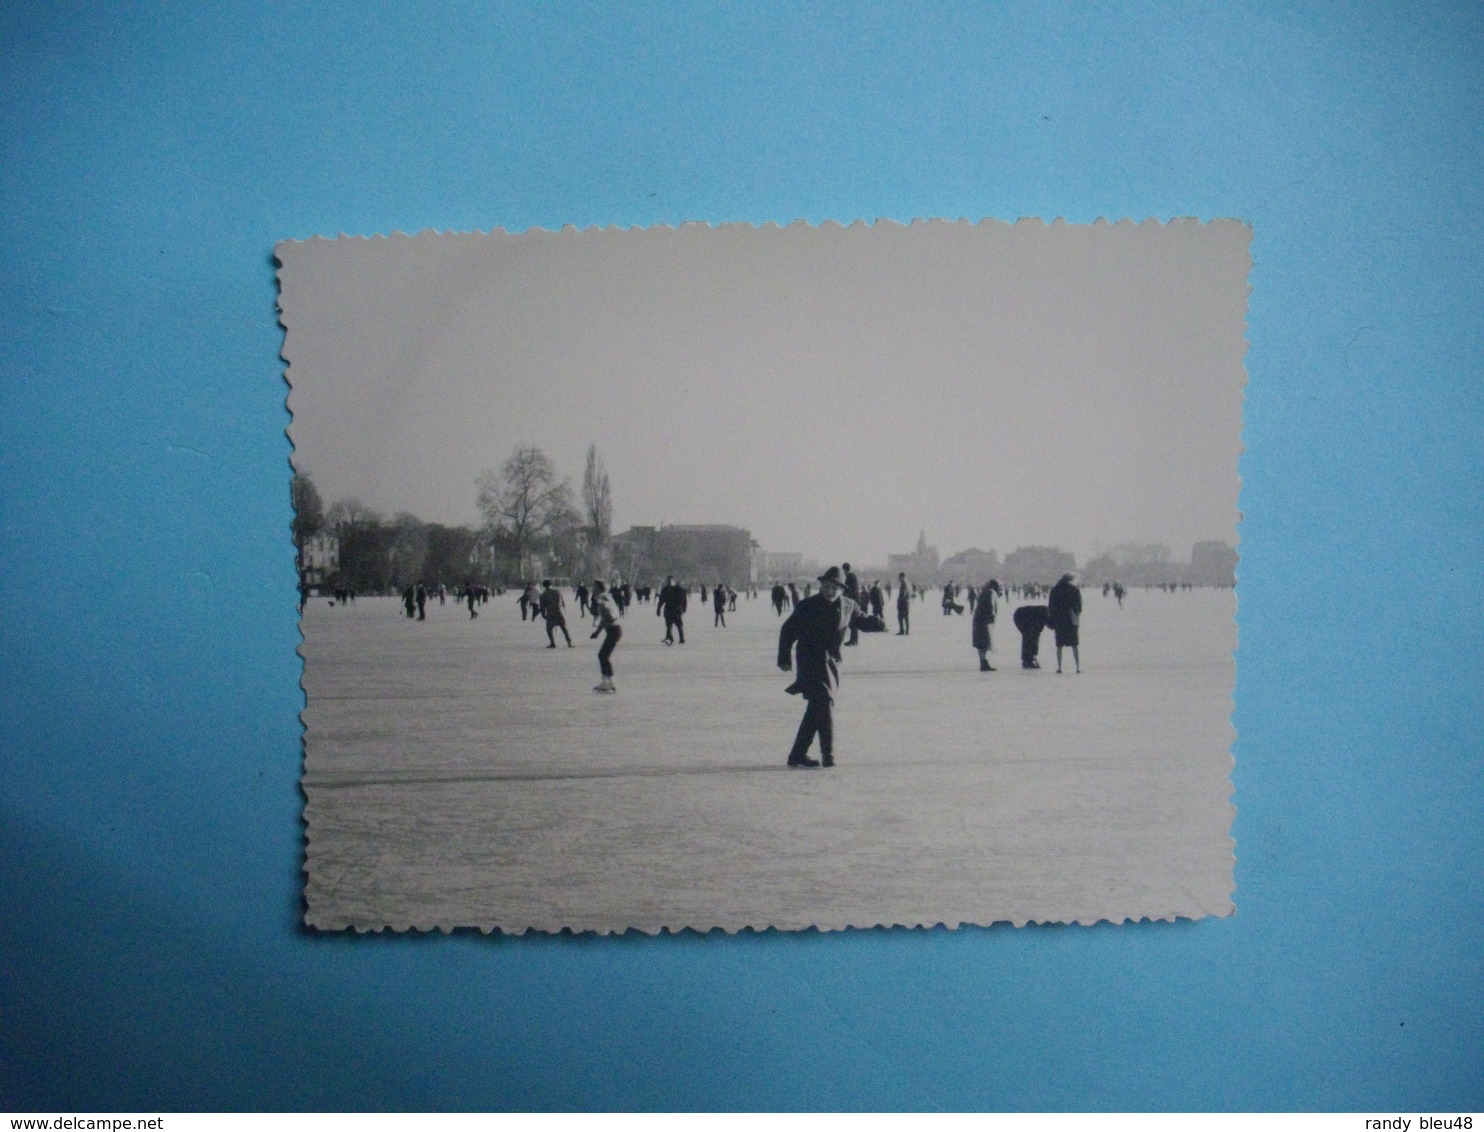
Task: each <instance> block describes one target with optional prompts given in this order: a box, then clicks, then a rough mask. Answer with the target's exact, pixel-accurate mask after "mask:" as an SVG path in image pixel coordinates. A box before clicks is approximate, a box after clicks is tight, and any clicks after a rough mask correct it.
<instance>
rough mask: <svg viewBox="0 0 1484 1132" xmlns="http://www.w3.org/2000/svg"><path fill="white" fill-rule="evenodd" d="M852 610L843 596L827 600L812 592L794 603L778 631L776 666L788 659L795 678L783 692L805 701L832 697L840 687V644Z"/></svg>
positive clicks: (847, 599) (851, 605)
mask: <svg viewBox="0 0 1484 1132" xmlns="http://www.w3.org/2000/svg"><path fill="white" fill-rule="evenodd" d="M854 613H855V602H853V601H851V600H850V599H849V598H848V597H845V596H843V595H842V596H840V597H837V598H835V600H834V601H830V600H828V599H826V598H825V596H824V594H822V593H820V594H814V595H813V596H811V597H806V598H805V599H804V600H803V601H801V602H799V604H798V605H796V606H794V611H793V612H792V613H790V614H789V615H788V619H787V620H786V621H784V623H783V628H782V629H780V630H779V631H778V665H779V667H782V666H783V665H784V664H786V663H788V662H789V661H790V660H792V661H793V668H794V677H795V679H794V682H793V683H792V684H790V685H789V686H788V687H787V688H785V689H784V691H786V692H787V693H788V694H789V695H791V696H799V695H801V696H803V697H804V698H805V699H809V700H812V699H816V698H824V699H829V700H833V699H834V696H835V689H836V688H837V687H839V686H840V669H839V668H838V667H837V666H838V664H839V662H840V645H841V643H842V642H843V641H844V639H845V630H846V629H848V628H849V627H850V618H851V617H852V616H853V615H854ZM796 645H797V646H798V647H797V649H795V646H796ZM795 652H796V653H797V655H796V656H791V655H790V654H793V653H795Z"/></svg>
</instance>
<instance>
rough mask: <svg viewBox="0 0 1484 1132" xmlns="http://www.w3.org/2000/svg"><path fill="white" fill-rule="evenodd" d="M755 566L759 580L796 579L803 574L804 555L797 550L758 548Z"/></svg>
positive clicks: (784, 580) (781, 580) (785, 580)
mask: <svg viewBox="0 0 1484 1132" xmlns="http://www.w3.org/2000/svg"><path fill="white" fill-rule="evenodd" d="M756 566H757V568H756V572H755V573H756V580H757V581H759V582H789V581H796V580H797V579H799V578H802V577H804V574H805V570H804V555H803V552H802V551H798V550H759V551H758V552H757V559H756Z"/></svg>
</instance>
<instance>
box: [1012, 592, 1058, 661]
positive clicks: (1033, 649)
mask: <svg viewBox="0 0 1484 1132" xmlns="http://www.w3.org/2000/svg"><path fill="white" fill-rule="evenodd" d="M1050 617H1051V615H1050V614H1049V613H1048V612H1047V610H1046V607H1045V606H1044V605H1022V606H1021V607H1020V608H1019V609H1017V610H1016V611H1015V617H1014V620H1015V627H1016V628H1017V629H1019V630H1020V667H1021V668H1040V667H1041V662H1040V661H1039V660H1037V659H1036V657H1037V656H1038V655H1039V654H1040V652H1041V630H1043V629H1044V628H1046V622H1047V621H1048V620H1050Z"/></svg>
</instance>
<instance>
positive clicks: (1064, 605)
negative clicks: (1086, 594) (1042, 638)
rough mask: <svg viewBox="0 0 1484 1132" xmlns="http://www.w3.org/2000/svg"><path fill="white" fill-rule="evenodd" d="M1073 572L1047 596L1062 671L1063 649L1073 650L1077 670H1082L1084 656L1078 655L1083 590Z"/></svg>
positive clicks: (1063, 576)
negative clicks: (1075, 584) (1074, 580)
mask: <svg viewBox="0 0 1484 1132" xmlns="http://www.w3.org/2000/svg"><path fill="white" fill-rule="evenodd" d="M1072 577H1073V575H1071V574H1063V575H1062V576H1061V581H1059V582H1057V583H1056V585H1054V586H1052V587H1051V593H1050V594H1049V595H1047V598H1046V609H1047V612H1048V613H1049V615H1050V618H1051V631H1052V632H1053V633H1055V634H1056V670H1057V671H1058V672H1060V671H1061V650H1062V649H1063V648H1070V649H1071V650H1072V662H1073V663H1074V664H1075V665H1076V666H1077V671H1078V672H1081V671H1082V658H1081V656H1079V655H1078V652H1077V645H1078V640H1077V637H1078V633H1077V627H1078V625H1079V624H1080V622H1081V620H1082V591H1081V590H1079V589H1078V588H1077V587H1076V586H1074V585H1073V584H1072Z"/></svg>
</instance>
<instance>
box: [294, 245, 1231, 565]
mask: <svg viewBox="0 0 1484 1132" xmlns="http://www.w3.org/2000/svg"><path fill="white" fill-rule="evenodd" d="M1250 237H1251V230H1250V229H1249V228H1248V227H1247V226H1246V225H1244V224H1241V223H1238V222H1236V221H1215V222H1212V223H1209V224H1202V223H1199V222H1197V221H1176V222H1174V223H1171V224H1167V225H1165V224H1158V223H1155V222H1146V223H1144V224H1137V225H1136V224H1132V223H1127V222H1124V223H1119V224H1112V225H1108V224H1095V225H1064V224H1060V223H1057V224H1051V225H1047V224H1043V223H1042V222H1041V221H1039V220H1035V221H1021V222H1019V223H1017V224H1003V223H998V222H992V221H986V222H983V223H980V224H969V223H967V222H956V223H954V222H943V221H931V222H920V221H919V222H914V223H912V224H910V225H899V224H894V223H890V222H884V221H883V222H878V223H876V224H874V225H865V224H855V225H851V226H849V227H842V226H839V225H832V224H827V225H823V226H820V227H817V228H813V227H809V226H807V225H805V224H802V223H800V224H795V225H791V226H788V227H784V228H779V227H773V226H769V227H764V228H754V227H752V226H750V225H726V226H722V227H719V228H711V227H708V226H706V225H700V224H697V225H685V226H682V227H681V228H679V229H671V228H650V229H645V230H619V229H603V230H599V229H589V230H587V231H577V230H574V229H570V228H569V229H564V230H563V231H561V232H544V231H530V232H526V233H522V234H519V235H510V234H507V233H504V232H499V231H496V232H493V233H488V234H479V233H468V234H440V233H432V232H425V233H422V234H419V235H417V236H403V235H393V236H391V237H389V238H382V237H377V238H373V239H349V238H342V239H338V240H323V239H314V240H309V241H306V242H303V243H296V242H285V243H283V244H281V245H279V247H278V256H279V259H280V261H281V263H282V265H283V266H282V270H281V272H280V284H281V296H280V305H281V308H282V310H283V321H284V325H285V326H286V327H287V336H286V339H285V346H284V356H285V358H286V359H287V360H288V362H289V369H288V376H289V382H290V384H291V386H292V390H291V393H290V396H289V407H290V409H291V410H292V411H293V414H294V418H293V424H292V426H291V429H290V435H291V437H292V439H293V441H294V445H295V455H294V460H295V465H296V467H298V468H299V469H300V470H301V471H305V472H308V473H309V474H310V475H312V476H313V478H314V480H315V482H316V484H317V486H318V487H319V489H320V493H321V495H322V496H323V497H324V499H325V502H326V504H327V505H328V504H329V503H331V502H333V501H334V500H336V499H339V498H343V497H346V496H355V497H357V498H359V499H360V500H361V501H362V502H363V503H365V504H366V505H368V506H370V507H373V508H375V509H377V510H380V511H384V512H386V513H388V514H390V513H393V512H397V511H410V512H412V513H414V514H416V515H418V516H420V517H421V518H423V519H426V520H429V521H437V522H443V523H450V524H455V523H471V524H472V523H474V522H476V521H477V518H478V512H477V508H476V506H475V485H474V480H475V477H476V476H477V475H478V474H479V472H480V471H481V470H482V469H485V468H498V467H499V466H500V464H501V463H502V462H503V461H504V459H505V458H506V457H507V456H508V455H509V454H510V452H511V450H512V449H513V448H514V447H515V446H516V445H518V444H521V443H530V444H535V445H537V446H538V447H540V448H542V449H543V450H545V452H546V453H547V454H548V455H549V456H550V457H551V458H552V459H553V460H554V461H555V463H556V464H557V466H558V468H559V469H560V471H561V472H562V473H563V474H565V475H567V476H569V477H570V478H571V479H572V483H573V487H574V489H576V488H578V487H580V484H581V479H582V471H583V466H584V460H585V456H586V452H587V447H588V445H589V444H590V443H594V442H596V444H597V445H598V451H599V453H600V454H601V455H602V457H603V460H604V462H605V463H606V465H607V469H608V473H609V476H610V478H611V480H612V485H613V500H614V530H615V531H621V530H623V529H625V528H627V527H628V526H630V525H631V524H659V523H730V524H734V525H736V526H741V527H746V528H748V529H750V530H751V531H752V533H753V537H754V538H755V539H757V540H758V541H759V542H760V543H761V544H762V546H763V547H764V548H765V549H768V550H796V551H803V552H804V553H805V554H806V555H808V556H811V557H814V558H817V559H819V560H820V561H821V562H826V563H828V562H838V561H840V560H842V559H849V560H851V561H855V562H863V563H866V564H878V565H879V564H883V563H884V562H885V558H886V554H887V553H888V552H889V551H905V550H910V549H911V548H912V547H913V545H914V544H915V542H916V540H917V533H918V530H919V528H925V529H926V531H927V536H928V541H929V542H930V543H933V544H934V545H936V546H937V547H938V549H939V551H940V553H941V554H943V555H944V556H945V557H946V556H947V555H949V554H951V553H954V552H955V551H958V550H962V549H965V548H967V547H970V546H977V547H980V548H981V549H984V550H989V549H994V550H997V551H999V553H1000V554H1001V555H1002V556H1003V555H1004V554H1005V553H1007V552H1008V551H1011V550H1013V549H1015V547H1017V546H1022V545H1031V544H1043V545H1055V546H1061V547H1063V548H1064V549H1067V550H1071V551H1073V552H1075V553H1076V554H1077V556H1078V560H1079V562H1080V561H1085V560H1086V559H1087V557H1089V556H1090V555H1091V554H1093V553H1095V552H1097V551H1099V550H1102V549H1105V548H1107V547H1109V546H1111V545H1114V544H1117V543H1125V542H1160V543H1164V544H1166V545H1167V546H1169V547H1170V548H1171V550H1172V551H1173V552H1174V554H1175V556H1176V557H1177V558H1181V559H1183V558H1186V557H1187V556H1188V555H1189V553H1190V546H1191V544H1192V543H1193V542H1196V541H1200V540H1203V539H1210V538H1221V539H1225V540H1226V541H1228V542H1232V543H1234V542H1235V530H1234V528H1235V525H1236V521H1237V509H1236V504H1237V490H1238V480H1237V457H1238V454H1239V452H1240V430H1241V405H1242V386H1243V382H1244V380H1245V379H1244V372H1243V368H1242V358H1243V354H1244V352H1245V349H1246V343H1245V339H1244V328H1245V317H1246V307H1247V274H1248V269H1249V266H1250V259H1249V254H1248V244H1249V241H1250Z"/></svg>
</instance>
